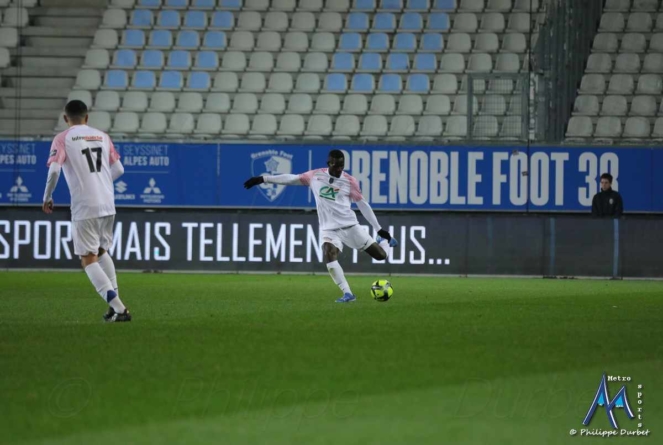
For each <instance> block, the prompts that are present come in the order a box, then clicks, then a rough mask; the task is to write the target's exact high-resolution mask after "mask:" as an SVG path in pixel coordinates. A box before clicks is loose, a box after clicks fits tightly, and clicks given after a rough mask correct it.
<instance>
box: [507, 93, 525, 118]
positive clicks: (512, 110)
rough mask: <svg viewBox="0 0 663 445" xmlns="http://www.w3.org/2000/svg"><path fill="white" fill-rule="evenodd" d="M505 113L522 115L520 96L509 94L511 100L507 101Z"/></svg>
mask: <svg viewBox="0 0 663 445" xmlns="http://www.w3.org/2000/svg"><path fill="white" fill-rule="evenodd" d="M507 114H510V115H514V114H515V115H517V116H520V117H522V115H523V100H522V97H521V96H511V100H510V101H509V109H508V110H507Z"/></svg>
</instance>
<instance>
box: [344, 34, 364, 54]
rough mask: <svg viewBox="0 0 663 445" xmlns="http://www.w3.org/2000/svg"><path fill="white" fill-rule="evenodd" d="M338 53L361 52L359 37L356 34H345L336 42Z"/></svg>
mask: <svg viewBox="0 0 663 445" xmlns="http://www.w3.org/2000/svg"><path fill="white" fill-rule="evenodd" d="M338 50H339V51H350V52H353V51H361V35H359V34H358V33H356V32H345V33H343V34H341V37H340V38H339V40H338Z"/></svg>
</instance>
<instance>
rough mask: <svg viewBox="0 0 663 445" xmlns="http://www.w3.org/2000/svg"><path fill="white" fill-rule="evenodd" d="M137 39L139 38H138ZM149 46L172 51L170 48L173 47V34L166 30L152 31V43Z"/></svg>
mask: <svg viewBox="0 0 663 445" xmlns="http://www.w3.org/2000/svg"><path fill="white" fill-rule="evenodd" d="M129 31H131V30H129ZM129 31H127V32H129ZM138 32H141V33H142V31H140V30H138ZM136 38H138V36H136ZM125 46H126V45H125ZM148 46H149V47H150V48H159V49H170V47H171V46H173V34H172V33H171V32H170V31H168V30H165V29H160V30H155V31H152V32H151V33H150V41H149V45H148Z"/></svg>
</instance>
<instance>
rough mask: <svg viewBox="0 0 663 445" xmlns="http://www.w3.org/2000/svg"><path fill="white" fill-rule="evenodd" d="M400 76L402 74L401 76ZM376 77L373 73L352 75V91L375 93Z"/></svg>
mask: <svg viewBox="0 0 663 445" xmlns="http://www.w3.org/2000/svg"><path fill="white" fill-rule="evenodd" d="M399 78H400V76H399ZM374 90H375V79H374V78H373V75H371V74H363V73H362V74H355V75H354V76H352V82H351V85H350V91H351V92H353V93H373V91H374Z"/></svg>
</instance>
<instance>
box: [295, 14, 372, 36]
mask: <svg viewBox="0 0 663 445" xmlns="http://www.w3.org/2000/svg"><path fill="white" fill-rule="evenodd" d="M366 20H368V18H366ZM342 28H343V19H342V18H341V14H339V13H338V12H323V13H322V14H320V15H319V16H318V26H317V29H318V30H320V31H327V32H340V31H341V29H342ZM366 28H368V23H367V24H366ZM302 31H303V30H302Z"/></svg>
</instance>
